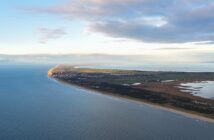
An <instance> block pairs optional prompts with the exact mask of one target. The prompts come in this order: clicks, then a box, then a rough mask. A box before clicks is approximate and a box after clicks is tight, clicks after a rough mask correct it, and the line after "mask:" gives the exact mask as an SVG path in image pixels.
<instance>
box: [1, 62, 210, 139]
mask: <svg viewBox="0 0 214 140" xmlns="http://www.w3.org/2000/svg"><path fill="white" fill-rule="evenodd" d="M53 66H54V65H51V64H47V65H45V64H41V65H40V64H11V65H10V64H5V65H0V140H214V133H213V130H214V124H212V123H208V122H205V121H201V120H197V119H193V118H190V117H186V116H183V115H179V114H176V113H173V112H169V111H167V110H162V109H160V108H157V107H154V106H151V105H147V104H143V103H137V102H134V101H130V100H125V99H122V98H116V97H112V96H108V95H103V94H99V93H96V92H94V91H90V90H86V89H82V88H79V87H74V86H71V85H67V84H62V83H59V82H57V81H55V80H53V79H51V78H49V77H48V76H47V71H48V70H49V69H50V68H52V67H53Z"/></svg>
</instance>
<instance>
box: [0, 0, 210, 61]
mask: <svg viewBox="0 0 214 140" xmlns="http://www.w3.org/2000/svg"><path fill="white" fill-rule="evenodd" d="M0 3H1V4H0V17H1V19H2V20H1V22H0V31H1V32H0V54H13V55H17V54H28V55H29V54H59V55H62V54H113V55H153V56H154V57H155V56H158V57H157V59H160V58H161V59H175V60H176V59H179V60H185V61H202V60H203V61H204V60H206V61H210V62H211V61H213V62H214V12H213V10H214V1H213V0H45V1H44V0H36V1H35V0H21V1H20V0H7V1H6V0H4V1H1V2H0Z"/></svg>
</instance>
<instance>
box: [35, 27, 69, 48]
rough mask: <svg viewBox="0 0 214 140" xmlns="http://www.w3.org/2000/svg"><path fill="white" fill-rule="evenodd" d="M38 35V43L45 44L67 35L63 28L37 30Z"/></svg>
mask: <svg viewBox="0 0 214 140" xmlns="http://www.w3.org/2000/svg"><path fill="white" fill-rule="evenodd" d="M38 34H39V35H40V43H43V44H45V43H47V42H48V41H49V40H50V39H57V38H60V37H62V36H63V35H65V34H67V33H66V31H65V29H64V28H55V29H50V28H44V27H42V28H39V29H38Z"/></svg>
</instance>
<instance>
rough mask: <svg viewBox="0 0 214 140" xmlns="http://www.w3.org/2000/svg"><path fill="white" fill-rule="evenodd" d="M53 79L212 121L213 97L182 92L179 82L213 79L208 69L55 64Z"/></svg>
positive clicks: (213, 76)
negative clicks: (155, 68) (185, 70)
mask: <svg viewBox="0 0 214 140" xmlns="http://www.w3.org/2000/svg"><path fill="white" fill-rule="evenodd" d="M48 75H49V76H50V77H52V78H54V79H56V80H59V81H62V82H65V83H69V84H72V85H76V86H80V87H84V88H87V89H91V90H95V91H99V92H102V93H104V94H108V95H114V96H118V97H124V98H129V99H133V100H137V101H142V102H145V103H149V104H153V105H158V106H161V107H164V108H165V107H166V108H169V109H173V110H177V111H179V112H184V113H190V114H194V115H198V116H202V117H205V118H209V119H211V120H214V100H213V99H207V98H202V97H198V96H194V95H192V94H190V93H188V92H184V91H182V90H181V89H182V88H183V89H185V87H180V84H181V83H188V82H196V81H197V82H200V81H214V73H210V72H201V73H199V72H163V71H138V70H116V69H93V68H76V67H73V66H56V67H54V68H52V69H50V70H49V71H48Z"/></svg>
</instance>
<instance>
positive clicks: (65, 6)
mask: <svg viewBox="0 0 214 140" xmlns="http://www.w3.org/2000/svg"><path fill="white" fill-rule="evenodd" d="M213 9H214V1H213V0H108V1H107V0H68V1H66V2H64V3H62V4H61V5H56V6H52V7H45V8H44V7H43V8H42V7H34V8H28V9H27V10H28V11H31V12H38V13H49V14H54V15H62V16H63V17H66V18H69V19H72V20H73V19H81V20H84V21H86V22H87V23H89V24H88V28H89V29H90V31H92V32H100V33H104V34H106V35H108V36H112V37H116V38H129V39H135V40H140V41H144V42H152V43H154V42H157V43H186V42H204V41H210V42H213V41H214V30H213V29H214V12H213ZM25 10H26V9H25Z"/></svg>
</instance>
